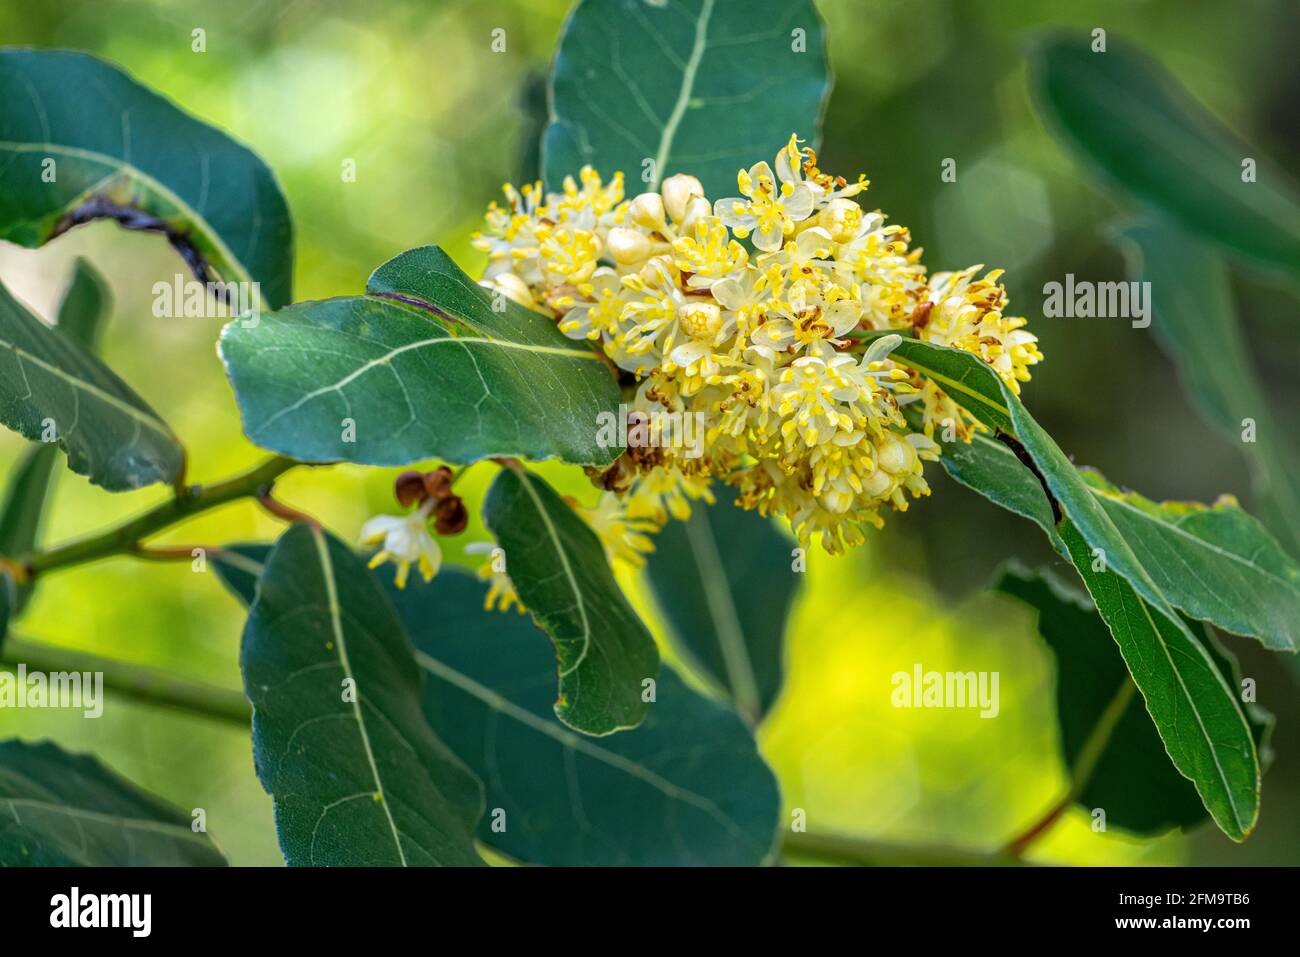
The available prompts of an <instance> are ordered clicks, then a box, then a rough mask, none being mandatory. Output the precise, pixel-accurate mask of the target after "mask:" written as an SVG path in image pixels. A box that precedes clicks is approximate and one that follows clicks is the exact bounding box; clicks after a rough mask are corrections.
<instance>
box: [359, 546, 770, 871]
mask: <svg viewBox="0 0 1300 957" xmlns="http://www.w3.org/2000/svg"><path fill="white" fill-rule="evenodd" d="M385 587H386V589H387V591H388V594H389V598H390V599H391V600H392V601H393V604H394V606H395V607H396V609H397V613H398V616H399V617H400V618H401V619H402V621H403V623H404V624H405V625H406V629H407V631H408V632H409V634H410V635H411V637H412V639H413V640H414V642H415V645H416V660H417V661H419V663H420V666H421V667H422V668H424V670H425V671H426V672H427V674H428V679H429V680H428V681H427V683H426V685H425V691H424V703H425V708H424V711H425V714H426V716H427V717H428V718H429V721H430V723H431V724H432V725H433V728H434V730H435V731H436V732H437V733H438V735H439V736H440V737H441V738H442V739H443V740H444V741H446V742H447V744H448V745H449V746H450V747H451V748H452V750H454V751H455V752H456V753H457V754H459V755H461V756H462V757H463V758H464V759H465V760H466V761H467V762H468V763H469V765H470V767H471V768H473V769H474V771H475V772H476V773H477V774H478V775H479V776H480V778H482V780H483V781H484V782H485V784H486V787H487V813H486V814H485V815H484V818H483V820H482V821H481V822H480V823H479V829H478V836H479V840H481V841H483V842H484V843H485V844H487V845H489V846H491V847H493V848H494V849H496V850H498V851H500V852H501V853H503V854H506V855H509V856H510V857H512V858H515V859H516V860H520V861H525V862H527V863H530V864H550V865H587V866H592V865H596V866H605V865H608V866H617V865H625V864H631V865H681V864H708V865H724V866H737V865H755V864H760V863H762V862H763V861H764V860H765V859H766V858H767V856H768V855H769V853H770V852H771V850H772V845H773V841H774V839H775V836H776V829H777V824H778V821H777V817H778V815H779V813H780V798H779V795H778V794H777V788H776V780H775V778H774V777H773V775H772V772H771V771H770V770H768V768H767V766H766V765H765V764H764V763H763V760H762V758H760V757H759V755H758V750H757V747H756V746H755V743H754V739H753V736H752V735H751V734H750V733H749V731H748V730H747V729H746V728H745V726H744V724H743V723H742V722H741V721H740V719H739V718H738V717H737V716H736V715H735V714H734V713H733V712H732V711H730V710H729V709H727V708H726V707H724V706H722V705H720V704H718V703H715V702H713V701H710V700H709V699H707V698H705V697H703V696H701V695H699V694H697V693H695V692H693V691H691V690H690V689H689V688H687V687H686V686H685V685H684V684H683V683H682V681H681V679H680V678H678V677H677V676H676V675H675V674H673V672H672V671H671V670H669V669H668V668H666V667H664V668H661V669H660V671H659V676H658V688H657V695H656V701H655V703H654V704H653V705H651V707H650V710H649V713H648V714H647V715H646V719H645V721H644V722H643V723H642V724H641V726H640V727H639V728H637V729H636V730H635V731H627V732H624V733H622V734H616V735H613V736H611V737H608V738H603V739H599V740H596V739H592V738H589V737H586V736H584V735H581V734H577V733H575V732H573V731H571V730H569V729H568V728H566V727H565V726H564V725H562V724H560V723H559V722H558V721H556V720H555V717H554V715H553V714H552V712H551V702H552V698H553V693H552V686H553V683H554V680H555V679H554V671H555V664H554V660H553V659H552V657H551V655H550V654H549V652H548V651H547V649H546V648H545V646H544V644H543V642H542V640H541V639H542V636H541V635H540V634H538V632H537V630H536V628H535V627H534V626H533V625H532V624H531V623H530V622H529V620H528V619H527V618H526V617H525V616H522V615H515V614H512V613H511V614H503V613H500V612H489V611H484V610H483V598H484V593H485V591H486V587H485V586H484V584H483V583H482V582H480V581H478V580H477V579H475V578H474V577H473V576H472V575H470V574H469V573H467V572H463V571H459V570H457V569H444V570H443V571H442V572H440V573H439V575H438V577H437V578H436V579H434V581H433V582H432V583H431V584H430V585H428V586H424V587H411V588H407V589H405V590H400V591H399V590H398V589H396V588H394V587H393V586H392V585H391V584H387V585H386V586H385ZM688 742H689V744H690V746H689V747H687V746H685V745H686V743H688Z"/></svg>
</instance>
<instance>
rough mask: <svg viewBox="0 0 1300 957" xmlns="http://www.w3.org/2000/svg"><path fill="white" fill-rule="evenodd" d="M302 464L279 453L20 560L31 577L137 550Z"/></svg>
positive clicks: (256, 491)
mask: <svg viewBox="0 0 1300 957" xmlns="http://www.w3.org/2000/svg"><path fill="white" fill-rule="evenodd" d="M299 464H301V463H299V462H295V461H294V460H293V459H287V458H284V457H283V456H278V455H277V456H275V457H274V458H271V459H268V460H267V461H265V462H263V463H262V464H261V465H259V466H257V467H256V468H254V469H251V470H249V471H247V472H245V473H243V474H242V475H236V476H235V477H234V478H230V479H226V480H225V481H224V482H218V483H216V484H215V485H208V486H201V485H191V486H188V487H186V488H184V489H182V490H179V491H178V493H177V494H176V496H175V497H173V498H171V499H170V500H168V501H166V502H163V503H162V504H161V505H158V506H156V507H155V508H152V509H150V510H149V511H147V512H145V513H143V514H141V515H137V516H136V517H135V518H133V519H130V520H128V521H127V522H125V523H124V524H122V525H119V526H117V527H116V528H111V529H109V530H108V531H105V532H101V533H99V534H97V535H91V536H89V537H87V538H82V539H78V540H76V541H73V542H69V543H67V544H66V545H59V546H56V547H54V548H51V549H48V550H45V551H40V552H35V553H33V554H31V555H27V556H24V557H23V558H22V559H20V562H21V564H22V565H23V566H24V568H25V569H26V571H27V573H28V575H29V576H34V575H37V574H40V573H42V572H48V571H52V570H53V569H56V568H64V567H66V566H69V565H81V564H84V563H86V562H93V561H97V560H99V559H101V558H106V557H108V556H109V555H117V554H122V553H126V552H134V551H136V550H137V549H139V548H140V547H141V545H142V543H143V540H144V539H145V538H147V537H149V536H150V535H155V534H157V533H158V532H160V531H162V530H163V529H165V528H167V527H169V526H171V525H175V524H176V523H178V522H181V521H184V520H185V519H187V518H189V517H191V516H193V515H198V514H199V513H201V512H206V511H208V510H209V509H213V508H216V507H217V506H219V505H225V504H226V503H228V502H233V501H235V500H236V499H240V498H246V497H248V496H261V495H263V494H265V493H266V492H267V491H269V490H270V488H271V486H272V485H274V484H275V480H276V479H277V478H279V477H280V475H282V474H283V473H284V472H287V471H288V470H289V469H291V468H293V467H294V466H296V465H299Z"/></svg>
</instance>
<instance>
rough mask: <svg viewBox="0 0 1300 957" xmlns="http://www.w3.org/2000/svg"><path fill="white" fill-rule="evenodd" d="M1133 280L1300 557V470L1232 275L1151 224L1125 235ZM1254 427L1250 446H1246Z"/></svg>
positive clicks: (1188, 380) (1169, 349)
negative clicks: (1264, 383) (1250, 346)
mask: <svg viewBox="0 0 1300 957" xmlns="http://www.w3.org/2000/svg"><path fill="white" fill-rule="evenodd" d="M1118 235H1119V237H1120V238H1121V239H1122V240H1123V242H1124V247H1125V252H1126V256H1127V259H1128V263H1129V275H1130V277H1131V278H1132V279H1133V280H1134V281H1136V282H1143V281H1145V282H1149V283H1151V299H1152V303H1153V305H1154V308H1155V320H1154V323H1153V325H1152V327H1151V331H1152V332H1154V333H1155V334H1156V341H1157V342H1158V343H1160V346H1161V348H1162V349H1164V351H1165V354H1166V355H1168V356H1169V358H1170V359H1172V360H1173V362H1174V364H1175V365H1176V366H1177V367H1178V373H1179V376H1180V377H1181V378H1182V381H1183V388H1184V389H1185V391H1186V392H1187V395H1188V397H1189V398H1190V399H1191V401H1192V404H1193V405H1195V406H1196V407H1197V408H1199V409H1200V411H1201V414H1202V415H1204V416H1205V418H1206V419H1207V421H1209V422H1210V424H1211V425H1214V426H1216V427H1218V429H1219V430H1220V431H1221V432H1222V433H1223V435H1224V436H1225V437H1227V438H1228V439H1229V440H1230V441H1231V442H1233V443H1241V448H1242V450H1243V451H1244V452H1245V454H1246V456H1247V458H1248V459H1249V461H1250V463H1251V467H1252V471H1253V473H1254V480H1255V481H1254V484H1255V488H1256V490H1257V491H1258V492H1259V494H1260V498H1261V500H1262V504H1263V505H1264V506H1265V508H1266V511H1265V512H1263V513H1262V514H1264V517H1265V519H1266V520H1268V521H1269V524H1270V526H1271V527H1272V529H1273V531H1274V532H1275V533H1276V534H1277V535H1278V536H1279V537H1281V538H1282V540H1283V541H1284V542H1285V543H1286V544H1287V545H1288V547H1289V548H1290V551H1291V552H1292V554H1300V478H1298V476H1300V471H1298V470H1297V467H1296V464H1295V462H1294V454H1293V453H1292V451H1291V445H1290V442H1289V440H1290V438H1291V436H1290V435H1289V433H1287V432H1286V431H1285V430H1284V429H1283V428H1282V427H1281V425H1280V424H1279V423H1278V421H1277V418H1276V417H1275V416H1274V415H1273V403H1272V402H1270V401H1269V400H1268V399H1267V398H1266V397H1265V395H1264V393H1263V390H1262V389H1261V388H1260V383H1259V377H1258V375H1257V374H1256V371H1255V367H1254V363H1253V362H1252V361H1251V359H1250V357H1249V354H1248V353H1247V351H1246V343H1245V336H1244V333H1243V331H1242V328H1241V323H1240V322H1239V321H1238V318H1237V311H1236V306H1235V304H1234V302H1233V297H1232V290H1231V288H1230V286H1229V282H1228V271H1227V269H1226V268H1225V267H1224V264H1223V260H1222V259H1221V258H1220V257H1219V256H1218V255H1216V254H1215V253H1214V252H1213V251H1212V250H1211V248H1210V247H1209V246H1207V245H1206V244H1205V243H1204V242H1203V241H1198V240H1197V239H1195V238H1194V237H1192V236H1190V235H1188V234H1187V233H1186V232H1184V231H1182V230H1180V229H1177V228H1176V227H1174V226H1171V225H1168V224H1166V223H1163V222H1161V221H1160V220H1158V219H1156V218H1154V217H1152V218H1148V219H1144V220H1141V221H1137V222H1132V223H1128V224H1126V225H1125V226H1124V227H1122V228H1121V229H1120V230H1118ZM1247 423H1253V426H1254V428H1253V429H1252V430H1251V441H1243V435H1244V434H1246V428H1247Z"/></svg>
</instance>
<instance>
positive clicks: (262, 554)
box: [209, 542, 274, 606]
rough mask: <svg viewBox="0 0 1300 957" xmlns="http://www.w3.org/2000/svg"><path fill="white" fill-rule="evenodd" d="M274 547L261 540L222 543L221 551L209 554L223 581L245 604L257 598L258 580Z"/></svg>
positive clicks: (249, 603)
mask: <svg viewBox="0 0 1300 957" xmlns="http://www.w3.org/2000/svg"><path fill="white" fill-rule="evenodd" d="M273 547H274V546H272V545H266V544H263V543H261V542H249V543H243V542H241V543H237V544H234V545H222V546H221V548H220V550H219V551H217V552H216V553H214V554H211V555H209V557H210V558H211V559H212V564H213V567H214V568H216V570H217V574H218V575H219V576H220V577H221V580H222V582H223V583H225V585H226V587H227V588H229V589H230V591H231V592H232V593H234V595H235V597H236V598H238V599H239V600H240V601H241V602H243V603H244V605H245V606H247V605H251V604H252V603H253V600H254V599H256V598H257V580H258V579H259V578H261V577H262V568H263V566H265V565H266V559H267V556H268V555H270V554H271V549H272V548H273Z"/></svg>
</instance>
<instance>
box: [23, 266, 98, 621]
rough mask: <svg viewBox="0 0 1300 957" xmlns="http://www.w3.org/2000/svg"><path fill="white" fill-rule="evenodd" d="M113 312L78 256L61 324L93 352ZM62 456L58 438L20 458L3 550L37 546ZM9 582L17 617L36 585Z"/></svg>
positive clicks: (25, 550)
mask: <svg viewBox="0 0 1300 957" xmlns="http://www.w3.org/2000/svg"><path fill="white" fill-rule="evenodd" d="M108 313H109V294H108V288H107V287H106V286H105V285H104V281H103V280H102V279H101V278H100V276H99V273H97V272H95V270H94V268H93V267H91V266H90V264H89V263H87V262H86V261H85V260H84V259H78V260H77V261H76V264H75V265H74V266H73V272H72V279H71V281H70V282H69V283H68V289H67V291H66V292H65V293H64V294H63V302H62V304H61V305H60V306H59V316H58V327H59V329H60V330H61V331H62V332H63V333H64V334H65V335H67V336H70V337H71V338H72V339H74V340H75V341H77V342H79V343H80V344H81V345H82V346H84V347H85V348H86V349H89V350H92V351H93V350H94V349H95V346H96V344H97V342H98V340H99V333H100V330H101V329H102V327H103V324H104V322H105V321H106V320H107V318H108ZM58 457H59V449H58V446H57V445H56V444H55V443H52V442H42V443H40V444H38V445H33V446H30V447H29V448H27V449H26V450H24V452H23V453H22V455H21V456H20V457H19V459H18V461H17V462H15V463H14V465H13V467H12V469H11V470H10V472H9V482H8V487H7V488H6V490H5V495H4V499H3V500H0V555H8V556H12V557H17V556H20V555H25V554H27V553H28V552H30V551H31V550H32V549H33V548H34V547H35V546H36V545H37V543H38V541H39V539H40V532H41V526H42V525H43V524H44V518H45V506H46V504H47V502H48V499H49V497H50V495H51V494H53V491H54V482H53V478H52V477H53V475H54V467H55V464H56V462H57V460H58ZM9 585H10V588H9V592H10V594H9V599H10V608H9V611H10V613H11V615H14V616H17V615H18V614H20V613H21V612H22V610H23V607H24V606H25V605H26V604H27V601H28V600H29V599H30V598H31V594H32V586H31V585H30V584H26V585H21V586H18V585H16V584H15V583H14V581H13V579H12V577H10V578H9ZM3 640H4V628H3V625H0V641H3Z"/></svg>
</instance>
